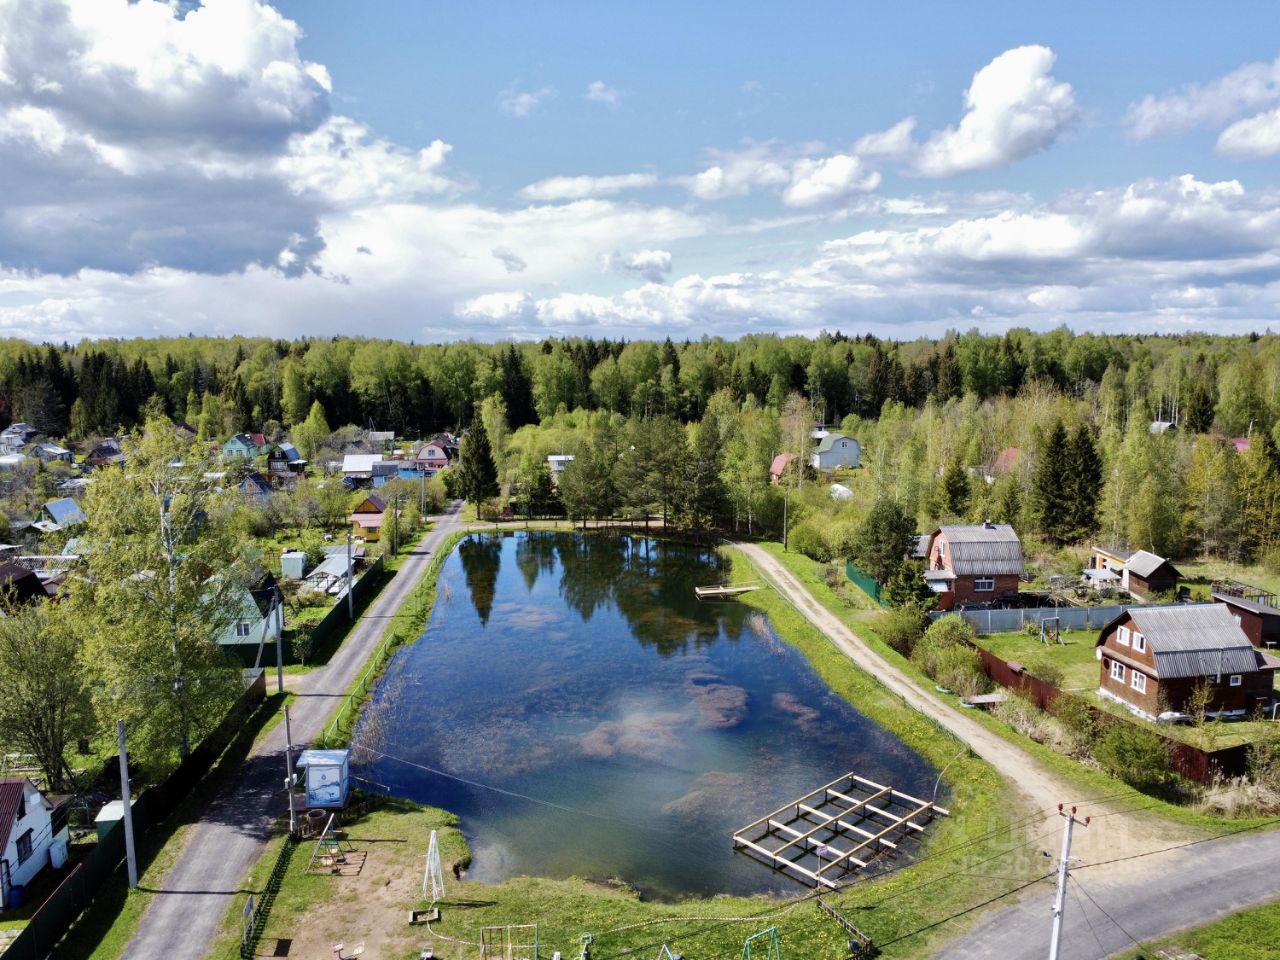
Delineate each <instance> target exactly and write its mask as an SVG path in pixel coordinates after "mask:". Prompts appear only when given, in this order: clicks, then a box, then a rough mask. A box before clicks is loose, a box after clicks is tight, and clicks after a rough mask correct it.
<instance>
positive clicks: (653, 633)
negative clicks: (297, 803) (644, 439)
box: [357, 532, 932, 896]
mask: <svg viewBox="0 0 1280 960" xmlns="http://www.w3.org/2000/svg"><path fill="white" fill-rule="evenodd" d="M504 560H505V561H507V562H505V563H504V562H503V561H504ZM725 573H726V571H725V570H724V567H723V563H722V561H721V559H720V558H719V557H718V556H717V555H716V554H715V552H714V551H711V550H706V549H697V548H693V547H688V546H683V545H679V544H671V543H664V542H661V541H655V540H649V539H641V538H617V537H605V536H586V537H581V536H577V535H572V534H559V533H542V532H538V533H522V534H517V535H515V536H506V537H502V536H497V535H481V536H473V537H470V538H468V539H467V540H466V541H464V543H463V544H461V545H460V546H459V549H458V551H457V553H456V555H455V556H453V557H450V559H449V561H448V562H447V563H446V564H445V568H444V570H443V571H442V573H441V590H440V593H439V596H440V600H439V601H438V605H437V609H436V610H435V612H434V614H433V616H432V619H431V624H430V627H429V628H428V630H427V632H426V634H425V635H424V637H423V638H422V639H421V640H420V641H419V642H418V643H416V644H414V645H412V646H411V647H408V648H405V649H403V650H402V651H400V652H399V653H398V654H397V655H396V657H395V659H394V660H393V662H392V664H391V666H390V668H389V669H388V671H387V675H386V679H385V680H384V682H383V683H382V684H381V685H380V686H379V688H378V690H377V691H376V692H375V696H374V704H373V707H372V708H371V709H370V711H369V712H368V713H367V715H366V716H367V719H366V721H365V722H364V723H363V724H362V726H361V730H360V732H359V734H358V736H357V741H358V742H361V743H365V744H368V745H371V746H374V747H375V748H376V749H377V750H379V751H382V752H385V753H386V754H389V755H391V757H393V758H397V759H386V758H379V759H377V760H374V761H371V762H366V763H365V764H364V765H363V766H362V768H361V771H360V772H361V773H362V775H365V776H367V777H368V778H369V779H370V780H374V781H376V782H379V783H384V784H388V785H389V786H391V787H392V789H393V790H394V791H395V792H396V793H399V794H402V795H406V796H410V797H412V798H414V799H417V800H421V801H423V802H428V803H434V804H438V805H440V806H443V807H446V808H448V809H451V810H453V811H455V812H456V813H458V814H459V815H460V816H461V817H462V823H463V827H464V829H466V830H467V831H468V833H469V835H470V837H471V838H472V840H473V843H474V846H475V850H476V860H475V863H474V866H473V868H472V876H473V877H475V878H476V879H482V880H496V879H501V878H503V877H506V876H511V875H516V874H526V873H527V874H539V875H546V876H570V875H578V876H587V877H598V878H608V877H615V876H616V877H622V878H624V879H626V880H627V881H628V882H631V883H633V884H635V885H636V886H639V887H641V888H644V889H647V890H648V891H650V892H651V893H654V894H657V895H665V896H677V895H685V894H712V893H717V892H733V893H744V892H755V891H761V890H768V889H787V887H786V886H785V883H786V882H785V881H778V880H777V879H776V878H774V877H773V876H772V875H771V874H770V873H769V872H768V871H766V870H764V869H763V868H762V867H760V866H758V865H756V864H754V863H750V862H747V861H745V860H744V859H743V858H741V857H735V856H733V854H732V853H731V849H730V843H729V837H730V834H731V833H732V831H733V830H734V829H735V828H736V827H739V826H742V825H743V824H745V823H746V822H748V821H750V820H752V819H754V818H755V817H756V816H759V815H760V814H761V813H763V812H766V811H767V810H770V809H774V808H776V807H778V806H780V805H781V804H782V803H784V802H786V801H787V800H788V799H792V798H794V797H796V796H799V795H800V794H802V793H805V792H807V791H808V790H810V789H813V788H814V787H816V786H818V785H819V784H821V783H825V782H827V781H829V780H832V779H834V778H835V777H837V776H839V775H841V774H843V773H845V772H847V771H849V770H852V769H857V770H858V772H859V773H862V774H863V775H864V776H869V777H872V778H873V779H881V780H892V781H893V782H894V783H895V784H896V785H899V786H900V788H901V789H906V790H907V791H908V792H911V791H912V790H913V789H930V788H931V785H932V773H931V771H930V770H929V768H928V766H927V764H925V763H924V762H923V761H921V760H920V758H919V757H917V756H916V755H915V754H914V753H912V752H911V751H910V750H908V749H907V748H906V747H905V746H904V745H903V744H901V743H900V742H899V741H897V740H896V739H894V738H893V737H892V736H890V735H889V734H887V733H886V732H885V731H883V730H882V729H880V728H879V727H877V726H875V725H874V724H872V723H870V722H869V721H867V720H866V719H865V718H864V717H862V716H861V715H860V714H858V713H857V712H856V711H854V710H853V709H851V708H850V707H849V706H848V704H846V703H844V702H843V701H842V700H840V699H839V698H837V697H836V696H835V695H834V694H832V693H831V691H830V690H829V689H828V688H827V687H826V686H825V684H823V683H822V681H821V680H820V678H818V677H817V675H816V674H815V673H814V672H813V671H812V669H811V668H810V667H809V666H808V664H807V663H806V662H805V661H804V659H803V658H802V657H800V656H799V655H798V654H797V653H796V652H795V651H794V650H792V649H791V648H789V647H787V646H786V645H785V644H783V643H782V642H781V641H780V640H779V639H778V638H777V636H776V635H775V634H774V632H773V630H772V628H771V627H770V625H769V623H768V620H767V619H766V618H764V617H763V616H761V615H760V614H758V613H753V612H752V611H751V610H750V609H749V608H746V607H744V606H741V605H735V604H714V605H707V604H701V603H699V602H698V601H697V600H696V599H695V597H694V594H693V588H694V586H695V585H701V584H706V583H713V582H718V581H720V580H722V579H723V578H724V576H725ZM464 592H465V593H466V594H467V598H466V599H464V598H463V597H462V596H461V594H462V593H464ZM404 761H411V762H413V763H416V764H421V765H423V766H426V767H430V768H432V769H434V770H438V771H444V772H446V773H448V774H451V775H453V776H455V777H458V778H461V779H449V778H448V777H444V776H440V775H438V774H432V773H428V772H426V771H424V770H422V769H420V768H418V767H413V766H410V765H408V764H407V763H405V762H404ZM504 791H505V792H504ZM518 795H523V796H518Z"/></svg>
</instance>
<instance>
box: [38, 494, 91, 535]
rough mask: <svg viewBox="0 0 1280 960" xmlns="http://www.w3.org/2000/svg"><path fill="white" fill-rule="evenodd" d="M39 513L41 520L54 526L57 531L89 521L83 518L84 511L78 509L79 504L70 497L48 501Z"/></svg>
mask: <svg viewBox="0 0 1280 960" xmlns="http://www.w3.org/2000/svg"><path fill="white" fill-rule="evenodd" d="M40 512H41V515H42V519H44V520H46V521H48V522H49V523H52V524H55V525H56V527H57V528H58V529H62V528H64V527H74V526H75V525H76V524H77V523H84V522H85V521H86V520H88V519H89V518H88V517H86V516H85V514H84V511H83V510H81V509H80V504H78V503H76V502H75V501H74V500H72V499H71V498H70V497H63V498H61V499H60V500H50V501H49V502H48V503H46V504H45V505H44V507H42V508H41V511H40Z"/></svg>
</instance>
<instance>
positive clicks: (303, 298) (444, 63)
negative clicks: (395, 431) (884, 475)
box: [0, 0, 1280, 343]
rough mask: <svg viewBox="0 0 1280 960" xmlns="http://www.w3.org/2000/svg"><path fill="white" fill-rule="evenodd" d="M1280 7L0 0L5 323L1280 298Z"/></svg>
mask: <svg viewBox="0 0 1280 960" xmlns="http://www.w3.org/2000/svg"><path fill="white" fill-rule="evenodd" d="M1215 7H1216V9H1215ZM1278 27H1280V5H1277V4H1275V3H1274V0H1271V2H1258V3H1250V2H1235V3H1233V4H1231V5H1229V6H1227V7H1217V5H1211V4H1204V3H1185V2H1178V0H1164V2H1161V3H1145V2H1131V3H1124V4H1117V3H1114V2H1109V3H1105V4H1103V3H1092V2H1083V0H1082V2H1077V3H1074V4H1071V5H1061V4H1028V3H1026V2H1025V0H1021V2H1019V3H1004V2H989V3H973V4H944V3H940V2H939V3H897V4H881V5H872V4H852V3H848V2H842V3H817V2H814V3H808V4H804V5H799V6H795V5H791V6H787V5H783V4H777V3H771V4H766V3H754V2H749V0H738V2H735V3H731V4H730V3H714V4H713V3H703V4H688V3H663V2H650V3H647V4H625V5H624V4H614V3H598V2H597V3H585V2H583V3H577V2H568V0H566V2H560V3H556V4H530V3H505V2H494V3H486V4H457V3H451V4H444V3H427V2H423V0H403V2H401V0H367V2H361V3H354V2H349V0H278V2H277V3H276V4H274V5H271V4H268V3H264V2H261V0H206V2H205V3H203V4H201V3H199V2H196V0H184V2H179V0H173V2H168V3H164V2H157V0H135V2H127V0H0V336H14V337H24V338H27V339H31V340H35V341H46V340H47V341H77V340H81V339H84V338H101V337H129V336H171V335H185V334H187V333H196V334H200V335H230V334H249V335H270V336H277V337H301V336H333V335H337V334H348V335H358V336H382V337H395V338H399V339H403V340H411V341H414V342H418V343H424V342H443V341H451V340H457V339H465V338H472V339H476V340H482V341H489V340H497V339H505V338H516V339H522V340H524V339H541V338H543V337H546V336H579V335H581V336H588V335H590V336H607V337H610V338H615V339H616V338H622V337H625V338H628V339H636V338H661V337H666V336H670V337H672V338H673V339H684V338H698V337H702V336H707V335H720V336H725V337H736V336H741V335H742V334H745V333H751V332H777V333H783V334H787V333H800V334H806V335H814V334H816V333H818V332H819V331H822V330H828V331H834V330H841V331H843V332H845V333H848V334H854V333H867V332H869V333H874V334H875V335H876V336H879V337H886V338H894V339H912V338H915V337H920V336H929V337H937V336H940V335H942V334H943V333H945V332H946V331H948V330H969V329H977V330H979V331H982V332H988V333H1001V332H1003V331H1005V330H1007V329H1009V328H1011V327H1030V328H1032V329H1036V330H1042V329H1051V328H1054V327H1057V326H1061V325H1064V324H1065V325H1067V326H1069V327H1070V328H1072V329H1075V330H1079V331H1085V330H1091V331H1099V332H1102V331H1111V332H1164V333H1180V332H1188V331H1206V332H1235V333H1246V332H1255V331H1256V332H1263V331H1266V330H1269V329H1276V330H1280V30H1278V29H1277V28H1278Z"/></svg>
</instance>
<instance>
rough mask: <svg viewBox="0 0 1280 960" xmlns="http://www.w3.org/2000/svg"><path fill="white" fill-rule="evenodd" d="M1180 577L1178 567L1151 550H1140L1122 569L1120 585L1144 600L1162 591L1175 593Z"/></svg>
mask: <svg viewBox="0 0 1280 960" xmlns="http://www.w3.org/2000/svg"><path fill="white" fill-rule="evenodd" d="M1180 579H1182V574H1181V572H1179V570H1178V568H1177V567H1175V566H1174V565H1173V564H1172V563H1170V562H1169V561H1168V560H1166V559H1165V558H1164V557H1160V556H1156V555H1155V554H1154V553H1151V552H1150V551H1149V550H1139V551H1138V552H1137V553H1135V554H1134V555H1133V556H1131V557H1130V558H1129V559H1128V560H1126V561H1125V564H1124V567H1123V568H1122V569H1121V570H1120V585H1121V586H1122V587H1124V589H1126V590H1128V591H1129V592H1130V593H1131V594H1133V595H1134V596H1135V597H1141V598H1142V599H1144V600H1145V599H1148V598H1150V597H1154V596H1156V595H1157V594H1160V593H1173V592H1174V591H1175V590H1177V589H1178V581H1179V580H1180Z"/></svg>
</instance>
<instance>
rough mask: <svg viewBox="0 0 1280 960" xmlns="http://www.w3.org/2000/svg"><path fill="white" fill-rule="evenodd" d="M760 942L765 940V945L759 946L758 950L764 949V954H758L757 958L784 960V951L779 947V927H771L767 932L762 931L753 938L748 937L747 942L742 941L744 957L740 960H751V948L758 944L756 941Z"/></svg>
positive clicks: (752, 936) (753, 935)
mask: <svg viewBox="0 0 1280 960" xmlns="http://www.w3.org/2000/svg"><path fill="white" fill-rule="evenodd" d="M759 940H763V941H764V943H761V944H758V945H757V946H756V949H757V950H761V949H763V954H756V956H761V957H762V960H782V951H781V949H780V948H779V947H778V928H777V927H769V928H768V929H766V930H761V931H760V932H759V933H753V934H752V935H751V936H749V937H747V939H746V940H744V941H742V957H741V958H740V960H751V957H752V954H751V948H752V946H753V945H754V944H756V941H759Z"/></svg>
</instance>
